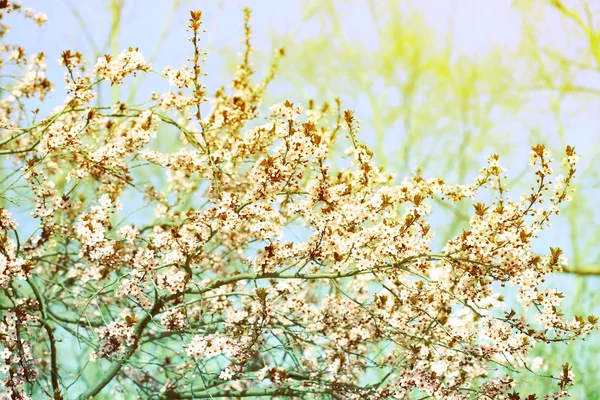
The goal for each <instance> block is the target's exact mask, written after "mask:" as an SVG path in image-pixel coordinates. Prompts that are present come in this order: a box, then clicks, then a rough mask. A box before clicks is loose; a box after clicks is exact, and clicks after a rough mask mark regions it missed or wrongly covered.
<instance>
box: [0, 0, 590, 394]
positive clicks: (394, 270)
mask: <svg viewBox="0 0 600 400" xmlns="http://www.w3.org/2000/svg"><path fill="white" fill-rule="evenodd" d="M0 10H1V16H2V19H5V18H6V16H7V14H16V13H21V14H23V15H24V16H25V17H28V18H31V19H33V20H35V21H36V22H37V23H38V24H40V25H41V24H42V23H43V22H45V20H46V18H45V16H44V15H43V14H36V13H35V12H34V11H32V10H30V9H26V8H22V7H21V6H20V5H18V4H17V3H13V2H10V1H7V0H3V1H0ZM248 20H249V11H247V10H246V11H245V25H244V27H245V38H246V40H245V52H244V54H243V57H242V62H241V64H240V66H239V68H238V70H237V73H236V75H235V78H234V80H233V82H232V84H231V86H230V87H229V88H227V89H225V88H224V89H220V90H218V91H217V92H216V93H215V94H214V96H212V97H210V98H209V97H207V95H206V87H205V86H204V85H203V83H202V77H203V72H202V65H203V62H204V56H205V54H206V53H204V52H203V51H202V50H201V49H200V47H199V35H200V33H201V31H202V29H201V12H199V11H192V12H191V17H190V23H189V27H188V30H189V32H191V35H192V36H191V39H190V40H191V43H192V45H193V46H192V48H193V53H192V57H191V58H190V59H189V60H188V62H189V65H188V66H183V67H182V68H180V69H176V68H172V67H166V68H165V69H164V70H163V72H161V73H159V74H160V75H161V76H163V77H164V78H166V79H167V80H168V82H169V84H170V85H171V86H172V87H174V88H175V89H174V91H169V92H166V93H162V94H153V95H152V97H151V99H149V101H148V102H146V103H144V104H141V105H134V104H122V103H117V104H110V105H106V106H104V105H98V104H94V102H95V101H96V100H97V88H98V87H99V86H100V85H119V84H122V83H123V82H124V80H125V79H126V78H127V77H128V76H129V75H132V74H136V73H137V74H140V73H155V72H154V71H153V69H152V67H151V66H150V65H149V64H148V63H147V62H146V61H145V59H144V57H143V56H142V54H140V52H139V51H138V50H137V49H133V48H129V49H128V50H126V51H124V52H123V53H121V54H120V55H118V56H112V57H111V56H110V55H106V56H102V57H100V58H99V59H98V60H97V61H96V63H95V65H94V66H93V68H88V67H86V63H85V61H84V60H83V57H82V55H81V54H79V53H77V52H74V51H69V50H66V51H64V52H63V53H62V56H61V58H60V59H59V60H58V62H59V63H60V64H61V65H63V66H64V68H65V81H66V90H67V96H66V99H65V100H64V102H62V104H60V105H58V106H57V107H56V108H55V109H54V110H53V111H52V112H51V113H50V114H49V115H47V116H45V117H40V116H39V115H38V114H40V111H39V110H37V109H36V108H31V107H30V105H31V104H33V105H34V106H35V104H36V102H38V103H39V102H46V101H48V99H47V95H48V93H49V92H50V91H51V90H52V87H53V85H52V84H51V83H50V82H49V81H48V79H47V78H46V76H45V72H44V71H45V66H46V64H45V57H44V55H43V54H42V53H40V54H33V55H31V56H29V57H28V56H27V55H26V53H25V50H24V49H22V48H21V47H20V46H18V45H9V44H4V43H3V45H2V48H1V50H2V57H3V58H2V68H3V69H4V71H6V70H7V69H8V70H11V68H12V70H11V71H13V70H14V71H16V72H15V73H14V74H12V72H11V76H12V77H13V80H11V81H10V87H3V88H2V98H1V99H0V125H1V130H0V156H1V158H0V160H1V162H2V166H3V167H6V168H5V170H7V168H8V171H9V173H3V174H2V176H0V178H1V179H0V182H1V184H2V187H0V190H1V191H0V196H1V198H2V199H3V201H4V203H5V204H7V207H6V208H0V287H1V289H0V310H1V313H2V314H1V315H2V317H1V319H0V349H1V352H0V355H1V359H0V369H1V372H2V373H3V375H4V377H3V380H2V389H1V390H0V396H1V398H6V399H28V398H54V399H67V398H68V399H71V398H73V399H88V398H93V397H95V396H102V395H103V394H105V393H108V392H110V391H115V392H114V393H120V395H121V396H122V397H123V398H132V397H135V396H140V397H142V398H153V399H201V398H241V397H260V396H265V397H271V398H307V399H310V398H332V399H346V398H349V399H359V398H368V399H387V398H390V399H393V398H397V399H408V398H413V397H414V398H438V399H470V398H487V399H513V400H514V399H528V400H532V399H536V398H537V397H536V396H537V395H536V394H535V393H524V394H519V393H516V392H514V391H513V386H514V384H515V380H514V379H515V378H514V373H517V372H522V371H528V370H529V371H531V372H532V373H535V372H534V370H535V365H534V364H535V362H533V361H532V360H530V358H529V357H528V352H529V350H530V349H532V348H533V347H534V346H536V345H538V346H540V345H544V344H546V343H550V342H569V341H572V340H575V339H578V338H583V337H585V336H586V335H588V334H589V333H590V332H591V331H592V330H594V329H595V326H596V323H597V319H596V318H595V317H593V316H586V317H584V316H575V317H574V318H573V319H571V320H569V319H566V318H565V317H564V316H563V315H562V313H561V312H560V309H559V306H560V304H561V299H562V295H561V294H560V293H559V292H557V290H555V289H552V288H544V287H543V285H542V283H543V282H544V277H545V276H546V275H547V274H550V273H552V272H556V271H560V269H561V265H563V264H565V263H566V260H565V257H564V255H563V254H562V251H561V250H560V249H559V248H551V249H550V254H549V255H538V254H534V253H533V252H532V251H531V244H532V241H533V240H534V239H535V238H536V237H537V235H538V233H539V232H540V230H542V229H544V228H546V227H548V226H549V225H550V223H549V220H550V218H551V216H552V215H553V214H557V213H558V212H559V208H558V207H559V206H560V205H561V204H562V203H564V202H566V201H568V200H569V196H570V195H569V193H570V190H571V189H569V184H570V183H571V180H572V178H573V176H574V174H575V165H576V162H577V155H576V153H575V149H574V148H573V147H570V146H569V147H567V148H566V155H565V157H564V160H563V162H562V166H563V169H564V173H563V175H555V174H554V172H553V166H552V163H553V161H552V158H551V154H550V153H549V151H548V150H546V149H545V147H544V146H543V145H536V146H533V147H532V152H531V159H530V164H531V167H532V171H533V172H532V175H533V176H534V179H532V181H534V183H533V187H532V189H531V191H530V192H529V193H525V194H523V195H521V196H520V197H519V198H518V199H512V198H511V197H509V196H508V194H507V188H506V185H505V179H506V177H505V176H504V173H505V169H504V168H502V167H501V166H500V164H499V156H497V155H493V156H490V157H488V164H487V165H486V166H484V167H483V168H482V169H481V172H480V175H479V176H477V178H476V179H475V182H474V183H471V184H454V185H453V184H448V183H446V182H444V181H443V180H441V179H438V178H427V177H423V176H419V175H417V176H412V177H407V178H405V179H404V180H402V181H401V182H400V181H399V180H397V179H396V178H395V177H394V175H393V174H390V173H386V172H384V171H383V170H382V169H380V168H379V167H378V166H377V165H375V163H374V162H372V160H371V159H372V155H373V154H372V152H371V151H370V150H369V149H368V148H367V147H366V146H364V145H363V144H361V143H360V142H359V141H358V139H357V133H358V131H359V129H360V125H359V122H358V120H357V119H356V118H355V116H354V114H353V113H352V112H351V111H349V110H346V111H343V110H342V108H341V104H340V102H339V101H338V100H336V101H335V102H334V104H332V105H328V104H325V105H323V106H320V107H317V106H315V104H309V106H308V107H307V109H306V110H304V109H303V108H302V107H300V106H298V105H295V104H294V103H292V102H289V101H286V102H285V103H282V104H276V105H274V106H272V107H271V108H270V114H268V115H266V116H264V115H263V114H261V107H260V106H261V99H262V97H263V94H264V93H265V90H266V88H267V85H268V83H269V81H270V80H271V79H272V78H273V76H274V74H275V70H276V65H277V60H278V58H279V57H280V56H282V55H283V51H279V52H278V53H277V54H276V55H275V61H274V63H273V67H272V69H271V70H270V71H269V72H268V73H267V75H266V77H265V78H264V79H263V80H261V81H259V82H258V83H253V82H252V81H251V78H252V77H253V70H252V67H251V62H250V59H249V56H250V53H251V45H250V36H251V35H250V29H249V23H248ZM0 31H1V32H2V34H4V33H5V32H7V31H8V28H7V27H6V26H3V27H2V29H1V30H0ZM23 71H25V72H24V73H23ZM19 73H20V75H19ZM32 115H33V119H32ZM165 138H166V139H165ZM165 141H166V142H165ZM336 141H344V142H345V143H347V145H348V148H349V150H348V152H347V154H348V156H349V157H350V160H351V163H350V162H348V163H347V164H348V165H347V167H346V168H343V169H339V170H334V169H333V168H332V166H331V164H330V163H329V161H328V156H329V153H330V150H331V148H332V145H333V144H334V143H335V142H336ZM165 143H167V144H168V145H169V146H167V145H166V144H165ZM173 143H177V146H176V149H175V151H167V150H166V149H167V148H173ZM140 171H146V173H145V174H144V173H142V172H140ZM148 175H150V177H148ZM433 198H439V199H442V200H443V201H446V202H449V203H450V204H451V205H454V204H457V203H459V202H468V203H470V204H472V205H473V208H472V209H473V213H472V217H471V219H470V222H469V226H468V228H467V229H465V230H464V231H463V233H462V234H461V235H459V236H457V237H454V238H452V239H451V240H449V241H448V242H447V243H446V244H445V245H444V246H443V248H440V249H437V250H436V249H433V248H432V247H433V246H432V245H431V240H432V238H433V235H434V232H433V231H432V230H431V229H430V226H429V224H428V222H427V220H428V219H429V218H431V214H432V212H433V210H432V207H431V205H430V204H431V199H433ZM9 203H14V204H15V205H8V204H9ZM140 204H141V205H142V206H141V207H139V208H138V206H139V205H140ZM26 205H30V206H31V209H30V210H29V211H30V214H29V215H30V217H26V216H24V215H23V217H22V218H23V221H24V223H23V224H22V225H21V226H19V224H18V222H21V221H19V218H20V217H19V215H22V214H16V213H15V215H13V214H11V212H9V208H10V207H13V208H15V209H20V208H19V206H20V207H21V208H23V207H25V206H26ZM13 211H14V210H13ZM504 286H509V287H511V288H512V289H513V291H512V292H511V293H513V294H514V295H515V303H516V304H519V306H518V307H513V308H509V307H508V306H507V305H506V302H505V299H504V297H503V295H502V294H501V291H502V290H501V287H504ZM89 371H93V373H90V372H89ZM547 378H548V379H554V380H556V383H557V386H556V388H557V390H556V392H555V393H553V394H549V395H547V398H553V399H558V398H562V397H565V396H567V395H568V391H567V389H568V386H569V384H570V383H571V382H572V380H573V375H572V373H571V372H570V369H569V365H568V364H565V365H564V367H563V369H562V370H560V371H554V373H553V374H552V375H548V377H547Z"/></svg>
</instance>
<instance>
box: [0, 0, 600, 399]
mask: <svg viewBox="0 0 600 400" xmlns="http://www.w3.org/2000/svg"><path fill="white" fill-rule="evenodd" d="M23 3H24V4H23V5H24V6H27V7H32V8H34V9H35V10H36V11H41V12H45V13H46V14H47V15H48V17H49V23H48V25H47V26H45V27H44V28H42V29H36V28H34V27H33V24H31V23H29V22H21V21H20V20H17V19H15V21H16V25H13V27H12V31H11V33H10V35H12V37H11V40H12V41H18V42H19V43H20V44H22V45H23V46H24V47H25V48H26V49H27V50H28V51H29V52H34V51H42V50H43V51H45V52H46V55H47V56H48V70H49V76H50V79H51V80H52V81H53V82H55V83H56V87H55V90H54V94H53V96H51V98H50V99H49V100H47V101H46V103H45V104H44V105H43V106H42V114H43V113H44V112H49V110H50V109H52V108H54V107H56V106H57V105H60V103H61V102H62V99H63V98H64V88H63V86H62V83H63V77H62V76H63V72H64V71H63V70H62V68H60V67H59V66H58V65H57V62H56V60H57V59H58V58H59V55H60V53H61V52H62V51H63V50H66V49H71V50H76V51H79V52H81V53H83V54H84V55H85V57H86V58H87V59H88V60H89V61H90V63H92V64H93V63H94V62H95V60H96V58H97V57H99V56H101V55H103V54H107V53H110V54H115V55H116V54H118V53H120V52H121V51H122V50H123V49H125V48H127V47H129V46H133V47H139V48H140V51H142V53H143V54H144V55H145V56H146V58H147V59H149V60H150V61H151V62H152V63H153V66H154V69H155V70H156V71H162V70H163V69H164V67H165V66H167V65H171V66H173V67H175V68H180V67H181V66H182V65H183V64H185V63H187V58H188V57H189V56H190V55H191V51H190V50H191V45H190V43H189V42H188V41H187V36H188V34H187V32H185V27H186V26H187V21H188V18H189V10H190V9H201V10H202V11H203V15H204V18H203V20H204V27H205V28H206V29H207V32H206V34H205V35H204V37H203V41H202V43H203V45H204V48H205V49H206V50H207V51H208V53H209V54H208V62H207V63H206V72H208V77H207V78H206V79H205V83H206V85H207V86H208V89H209V90H208V92H209V93H214V91H215V90H216V89H218V88H220V87H221V86H226V85H227V84H228V83H229V82H230V81H231V77H232V73H233V71H234V70H235V65H236V63H237V61H238V53H239V52H240V51H242V45H241V43H240V40H241V39H242V35H243V32H242V22H243V18H242V9H243V7H245V6H248V7H250V8H251V10H252V17H251V25H252V28H253V45H254V47H255V53H254V59H253V60H254V66H255V70H256V71H257V75H258V76H259V77H261V76H264V75H265V74H266V73H267V72H268V69H269V65H270V62H271V60H272V54H273V52H274V51H275V49H277V48H279V47H284V48H285V50H286V56H285V57H284V59H283V60H282V62H281V67H280V72H279V74H278V76H277V78H276V79H275V81H274V82H273V83H272V86H271V90H270V91H269V96H268V98H267V99H266V101H265V104H264V108H265V110H267V109H268V106H269V105H270V104H271V103H273V102H280V101H284V100H290V101H292V102H300V103H303V104H307V102H308V101H309V99H314V100H315V101H316V102H317V104H320V103H323V102H330V103H331V102H333V99H334V98H335V97H339V98H340V99H341V101H342V104H343V106H344V107H345V108H351V109H354V110H355V115H356V116H357V117H358V119H360V120H361V122H362V131H361V133H360V135H361V139H362V140H363V141H364V142H367V143H368V144H369V145H370V147H371V149H372V150H374V153H375V158H376V159H377V160H378V162H379V163H380V164H381V165H383V166H384V167H385V169H387V170H389V171H393V172H395V173H396V174H397V176H398V179H401V178H402V177H403V176H406V175H408V174H413V173H417V172H420V173H422V174H423V175H424V176H425V177H433V176H439V177H442V178H444V179H445V180H447V181H448V182H449V183H470V182H472V180H473V177H474V176H476V175H477V172H478V170H479V168H480V167H481V166H482V165H483V162H484V160H485V156H486V155H488V154H493V153H496V154H499V155H500V160H501V164H503V165H504V166H505V167H507V168H508V175H509V178H510V182H511V183H510V188H511V191H512V192H513V193H514V194H513V195H514V196H515V197H516V196H518V193H520V192H521V191H522V190H526V189H527V188H528V187H529V186H531V184H532V182H533V177H532V175H531V174H530V173H528V169H527V164H528V161H529V151H530V146H531V145H534V144H536V143H544V144H546V146H547V147H548V148H550V149H552V151H553V153H554V155H555V158H556V159H558V160H560V159H561V158H562V152H563V149H564V147H565V146H566V145H567V144H570V145H574V146H575V147H576V149H577V151H578V153H579V154H580V155H581V164H580V166H579V169H578V173H577V175H576V181H575V185H576V188H577V193H576V194H575V196H574V198H573V201H572V202H571V203H570V204H569V205H568V206H567V207H564V208H563V214H562V215H561V216H560V217H558V218H556V219H555V220H554V224H553V227H552V228H551V229H550V230H548V231H546V232H545V233H543V234H542V235H541V237H540V239H539V240H538V241H537V248H535V250H539V251H545V252H547V249H548V246H549V245H553V246H556V245H559V246H560V247H561V248H563V249H564V250H565V252H566V254H567V255H568V257H569V269H570V271H572V272H570V273H563V274H556V275H555V276H553V277H552V279H551V280H550V282H548V285H551V286H557V287H559V288H560V290H562V291H563V292H564V293H565V294H566V295H567V298H566V299H565V303H564V305H563V312H564V313H565V314H566V315H567V316H573V315H575V314H577V315H587V314H591V313H596V314H599V313H600V293H599V290H598V289H599V288H600V247H599V246H598V241H599V239H598V238H599V237H600V190H599V188H600V143H599V141H600V1H598V0H515V1H511V0H485V1H483V0H355V1H351V0H312V1H309V0H246V1H239V0H211V1H206V0H204V1H201V0H172V1H166V0H85V1H81V0H27V1H25V0H24V1H23ZM159 82H160V83H159ZM162 89H166V88H165V87H164V83H162V80H161V79H160V78H159V77H158V76H157V75H156V74H154V75H152V74H151V75H148V76H143V75H138V78H137V79H134V80H129V81H128V83H127V84H126V85H124V86H120V87H112V88H110V87H104V88H103V89H102V90H103V91H102V92H101V93H100V98H99V99H98V101H99V102H100V103H102V104H109V103H110V102H114V101H116V100H120V101H128V102H135V101H139V102H141V101H145V100H146V99H148V98H149V96H150V94H151V92H152V91H157V92H158V91H160V90H162ZM342 150H343V149H342V148H340V149H339V157H342V156H343V151H342ZM444 207H445V205H444V204H442V203H440V204H439V205H438V210H436V212H439V214H438V216H437V217H436V219H435V220H434V221H433V225H434V228H436V229H437V231H436V232H437V238H436V243H437V244H438V245H439V244H440V243H443V242H445V241H446V240H448V239H449V238H450V237H451V236H452V235H454V234H456V233H457V232H460V231H461V230H462V227H464V226H466V224H467V223H468V218H469V217H468V215H469V213H470V211H471V210H470V209H469V206H468V205H467V204H464V205H463V206H461V207H457V208H452V209H449V208H444ZM446 207H447V206H446ZM598 336H599V335H596V337H595V338H594V337H592V338H591V340H589V341H587V342H581V343H573V344H570V345H568V346H566V345H560V346H550V347H546V346H544V348H541V347H540V348H538V349H536V355H539V356H542V357H544V358H545V359H546V363H547V365H546V367H550V368H551V370H552V371H556V370H558V369H559V368H560V365H561V364H563V363H565V362H567V361H568V362H569V363H571V364H574V369H573V371H574V372H575V375H576V386H575V389H574V391H573V393H574V398H576V399H600V383H598V382H600V368H598V366H600V361H598V360H599V359H600V338H598ZM542 373H543V371H542ZM519 380H520V381H521V382H522V385H523V386H527V387H528V391H529V392H531V391H533V390H534V389H535V390H539V391H546V392H547V391H549V390H550V388H551V387H550V385H555V384H554V383H553V382H552V381H550V380H544V379H538V378H536V377H535V376H534V375H528V376H527V377H523V378H522V379H519ZM552 389H554V388H552Z"/></svg>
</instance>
